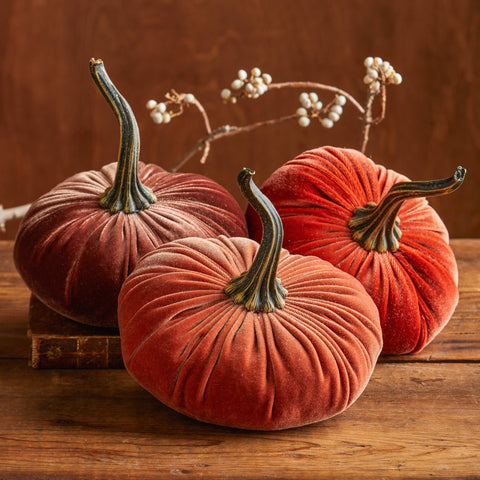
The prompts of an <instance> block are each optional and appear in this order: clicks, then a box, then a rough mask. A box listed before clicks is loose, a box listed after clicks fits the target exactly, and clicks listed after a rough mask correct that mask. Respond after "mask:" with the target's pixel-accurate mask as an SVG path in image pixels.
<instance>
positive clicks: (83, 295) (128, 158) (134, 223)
mask: <svg viewBox="0 0 480 480" xmlns="http://www.w3.org/2000/svg"><path fill="white" fill-rule="evenodd" d="M90 69H91V73H92V77H93V79H94V81H95V82H96V84H97V86H98V87H99V89H100V90H101V92H102V93H103V94H104V96H105V98H106V99H107V101H108V102H109V104H110V106H111V107H112V109H113V110H114V112H115V114H116V116H117V118H118V120H119V123H120V127H121V139H120V151H119V159H118V163H111V164H108V165H106V166H104V167H103V168H102V169H101V170H100V171H87V172H82V173H78V174H76V175H74V176H72V177H71V178H68V179H67V180H65V181H64V182H62V183H60V184H59V185H58V186H56V187H55V188H53V189H52V190H51V191H50V192H48V193H46V194H45V195H43V196H42V197H40V198H39V199H38V200H37V201H35V202H34V203H33V204H32V206H31V208H30V209H29V211H28V212H27V214H26V215H25V217H24V219H23V221H22V223H21V225H20V229H19V231H18V234H17V238H16V241H15V248H14V259H15V263H16V267H17V269H18V271H19V272H20V274H21V276H22V278H23V279H24V281H25V283H26V284H27V285H28V287H29V288H30V289H31V291H32V292H33V294H34V295H35V296H37V297H38V298H39V299H40V300H41V301H42V302H43V303H45V304H46V305H47V306H49V307H50V308H51V309H53V310H55V311H57V312H59V313H61V314H62V315H64V316H66V317H68V318H71V319H73V320H76V321H78V322H81V323H86V324H91V325H95V326H103V327H115V326H117V319H116V313H117V298H118V293H119V291H120V287H121V285H122V283H123V281H124V280H125V278H126V276H127V275H128V274H129V273H130V271H131V270H132V269H133V268H134V267H135V264H136V262H137V260H138V259H139V258H140V257H141V256H142V255H144V254H146V253H147V252H149V251H151V250H152V249H154V248H156V247H158V246H159V245H161V244H162V243H164V242H168V241H170V240H173V239H175V238H180V237H185V236H192V235H195V236H198V237H202V236H205V237H211V236H216V235H219V234H225V235H237V236H246V235H247V229H246V224H245V218H244V215H243V212H242V210H241V209H240V207H239V205H238V203H237V202H236V201H235V199H234V198H233V197H232V196H231V195H230V194H229V193H228V192H227V191H226V190H225V189H224V188H223V187H222V186H220V185H219V184H218V183H216V182H214V181H213V180H210V179H208V178H206V177H204V176H201V175H196V174H188V173H169V172H167V171H165V170H163V169H162V168H161V167H158V166H156V165H145V164H143V163H139V162H138V156H139V147H140V139H139V133H138V127H137V123H136V120H135V117H134V115H133V112H132V111H131V109H130V106H129V105H128V103H127V102H126V100H125V99H124V98H123V97H122V96H121V95H120V94H119V93H118V91H117V90H116V88H115V87H114V85H113V84H112V83H111V81H110V79H109V78H108V76H107V74H106V71H105V69H104V65H103V62H102V61H100V60H93V59H92V60H91V62H90Z"/></svg>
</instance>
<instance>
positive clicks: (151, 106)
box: [146, 100, 157, 110]
mask: <svg viewBox="0 0 480 480" xmlns="http://www.w3.org/2000/svg"><path fill="white" fill-rule="evenodd" d="M156 106H157V102H156V101H155V100H149V101H148V102H147V105H146V107H147V109H148V110H153V109H154V108H155V107H156Z"/></svg>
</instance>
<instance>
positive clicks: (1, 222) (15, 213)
mask: <svg viewBox="0 0 480 480" xmlns="http://www.w3.org/2000/svg"><path fill="white" fill-rule="evenodd" d="M29 208H30V204H28V205H21V206H19V207H12V208H5V209H4V208H3V205H0V232H5V231H6V228H5V225H6V223H7V222H8V221H9V220H14V219H15V218H22V217H23V216H24V215H25V214H26V213H27V210H28V209H29Z"/></svg>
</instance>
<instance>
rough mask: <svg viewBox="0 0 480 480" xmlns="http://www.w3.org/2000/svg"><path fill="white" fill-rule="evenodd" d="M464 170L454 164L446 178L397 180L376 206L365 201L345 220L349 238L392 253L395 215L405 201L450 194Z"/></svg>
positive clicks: (395, 246) (395, 240)
mask: <svg viewBox="0 0 480 480" xmlns="http://www.w3.org/2000/svg"><path fill="white" fill-rule="evenodd" d="M466 173H467V171H466V170H465V168H463V167H457V169H456V170H455V173H454V174H453V175H452V176H451V177H448V178H443V179H440V180H430V181H423V182H422V181H420V182H400V183H396V184H395V185H393V187H392V188H391V189H390V191H389V192H388V193H387V195H385V197H383V199H382V200H381V201H380V203H379V204H378V205H377V204H376V203H374V202H369V203H367V205H365V206H364V207H357V208H356V209H355V210H354V212H353V215H352V218H351V219H350V220H349V222H348V226H349V228H350V230H351V232H352V239H353V240H355V241H356V242H358V243H359V244H360V245H361V246H362V247H363V248H365V250H376V251H378V252H386V251H390V252H395V251H397V250H398V248H399V246H400V244H399V239H400V237H401V236H402V232H401V230H400V227H399V224H400V219H399V218H398V216H397V214H398V211H399V210H400V207H401V206H402V204H403V202H404V201H405V200H408V199H409V198H414V197H433V196H436V195H446V194H448V193H452V192H454V191H455V190H457V188H459V187H460V185H461V184H462V182H463V180H464V178H465V174H466Z"/></svg>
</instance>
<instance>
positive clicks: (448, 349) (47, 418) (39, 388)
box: [0, 239, 480, 480]
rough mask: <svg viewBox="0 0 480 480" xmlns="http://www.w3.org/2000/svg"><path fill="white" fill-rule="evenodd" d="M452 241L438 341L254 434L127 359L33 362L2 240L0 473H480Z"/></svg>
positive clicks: (468, 320) (476, 247)
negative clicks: (328, 404)
mask: <svg viewBox="0 0 480 480" xmlns="http://www.w3.org/2000/svg"><path fill="white" fill-rule="evenodd" d="M452 246H453V248H454V250H455V253H456V256H457V259H458V263H459V270H460V303H459V305H458V308H457V310H456V312H455V315H454V316H453V318H452V320H451V321H450V323H449V324H448V325H447V327H446V328H445V329H444V331H443V332H442V333H441V334H440V335H439V336H438V337H437V339H436V340H435V342H434V343H433V344H431V345H430V346H429V347H427V348H426V349H425V350H424V351H423V352H421V353H420V354H417V355H412V356H403V357H387V358H383V359H382V360H381V362H380V363H379V364H378V365H377V366H376V368H375V371H374V374H373V376H372V379H371V381H370V383H369V385H368V386H367V388H366V390H365V392H364V394H363V395H362V396H361V397H360V399H359V400H358V401H357V402H356V403H355V404H354V405H353V406H351V407H350V408H349V409H348V410H347V411H346V412H344V413H343V414H341V415H338V416H337V417H334V418H332V419H330V420H327V421H325V422H321V423H318V424H315V425H311V426H307V427H303V428H298V429H292V430H287V431H281V432H270V433H262V432H247V431H239V430H234V429H228V428H222V427H216V426H211V425H206V424H201V423H198V422H195V421H193V420H190V419H188V418H186V417H183V416H181V415H180V414H177V413H176V412H174V411H171V410H169V409H168V408H166V407H164V406H162V405H161V404H160V403H159V402H158V401H157V400H155V399H154V398H153V397H152V396H151V395H150V394H148V393H147V392H146V391H144V390H143V389H142V388H141V387H140V386H138V385H137V384H136V383H135V382H134V381H133V380H132V379H131V378H130V377H129V376H128V374H127V373H126V371H125V370H122V369H117V370H39V369H33V368H31V367H29V366H28V361H27V357H28V350H29V343H28V339H27V336H26V328H27V308H28V301H29V292H28V290H27V288H26V287H25V285H24V284H23V283H22V281H21V280H20V278H19V276H18V275H17V273H16V272H15V269H14V266H13V262H12V260H11V255H12V243H11V242H0V396H1V399H0V419H1V423H0V478H1V479H9V480H10V479H88V480H90V479H107V478H108V479H111V478H113V479H115V480H117V479H123V478H129V479H137V478H138V479H142V480H148V479H151V478H152V479H153V478H155V479H178V478H200V477H201V478H208V479H235V478H248V479H264V478H268V479H285V480H287V479H288V480H291V479H297V478H302V479H304V478H309V479H315V480H318V479H329V480H332V479H337V478H338V479H340V478H342V479H366V478H371V479H376V480H378V479H384V478H401V479H407V478H415V479H419V478H434V479H437V478H448V479H453V478H455V479H459V478H464V479H474V478H480V398H479V396H480V363H479V361H480V333H479V330H480V313H479V312H480V240H477V239H475V240H460V239H459V240H452Z"/></svg>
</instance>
